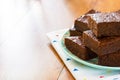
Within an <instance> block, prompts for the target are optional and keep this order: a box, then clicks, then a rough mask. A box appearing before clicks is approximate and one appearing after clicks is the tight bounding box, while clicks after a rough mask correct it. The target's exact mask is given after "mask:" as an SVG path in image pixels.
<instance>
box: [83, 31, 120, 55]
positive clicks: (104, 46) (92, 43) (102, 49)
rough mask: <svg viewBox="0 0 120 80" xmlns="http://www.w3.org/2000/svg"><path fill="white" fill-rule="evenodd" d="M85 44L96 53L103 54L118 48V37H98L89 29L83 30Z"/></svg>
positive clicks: (119, 43)
mask: <svg viewBox="0 0 120 80" xmlns="http://www.w3.org/2000/svg"><path fill="white" fill-rule="evenodd" d="M83 40H84V44H85V46H87V47H88V48H90V49H91V50H92V51H94V52H95V53H96V54H98V55H104V54H109V53H113V52H116V51H118V50H120V37H104V38H100V39H98V38H97V37H96V36H95V35H94V33H93V32H92V31H91V30H87V31H84V33H83Z"/></svg>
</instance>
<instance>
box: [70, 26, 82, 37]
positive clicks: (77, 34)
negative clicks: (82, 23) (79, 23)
mask: <svg viewBox="0 0 120 80" xmlns="http://www.w3.org/2000/svg"><path fill="white" fill-rule="evenodd" d="M69 32H70V36H81V35H82V32H80V31H77V30H76V29H75V28H71V29H69Z"/></svg>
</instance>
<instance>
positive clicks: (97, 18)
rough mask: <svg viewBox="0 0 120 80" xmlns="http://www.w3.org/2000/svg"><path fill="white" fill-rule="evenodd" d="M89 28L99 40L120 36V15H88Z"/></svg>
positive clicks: (114, 13) (113, 13) (112, 13)
mask: <svg viewBox="0 0 120 80" xmlns="http://www.w3.org/2000/svg"><path fill="white" fill-rule="evenodd" d="M87 16H88V17H89V20H88V22H89V23H88V24H89V26H88V27H89V28H90V29H91V30H92V31H93V33H94V34H95V36H97V37H98V38H100V37H105V36H120V14H119V13H117V12H110V13H96V14H88V15H87Z"/></svg>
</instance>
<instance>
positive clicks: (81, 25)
mask: <svg viewBox="0 0 120 80" xmlns="http://www.w3.org/2000/svg"><path fill="white" fill-rule="evenodd" d="M94 13H99V11H95V10H93V9H92V10H90V11H88V12H87V13H86V14H94ZM86 14H85V15H82V16H80V17H79V18H77V19H76V20H75V22H74V27H75V29H76V30H77V31H80V32H83V31H86V30H89V27H88V17H87V16H86Z"/></svg>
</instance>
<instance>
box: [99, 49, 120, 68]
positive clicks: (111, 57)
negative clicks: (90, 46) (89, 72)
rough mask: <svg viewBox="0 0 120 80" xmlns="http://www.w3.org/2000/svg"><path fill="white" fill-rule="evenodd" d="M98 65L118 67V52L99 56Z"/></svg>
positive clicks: (119, 56) (119, 57)
mask: <svg viewBox="0 0 120 80" xmlns="http://www.w3.org/2000/svg"><path fill="white" fill-rule="evenodd" d="M98 64H99V65H103V66H113V67H120V50H118V51H116V52H114V53H109V54H106V55H102V56H99V57H98Z"/></svg>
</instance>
